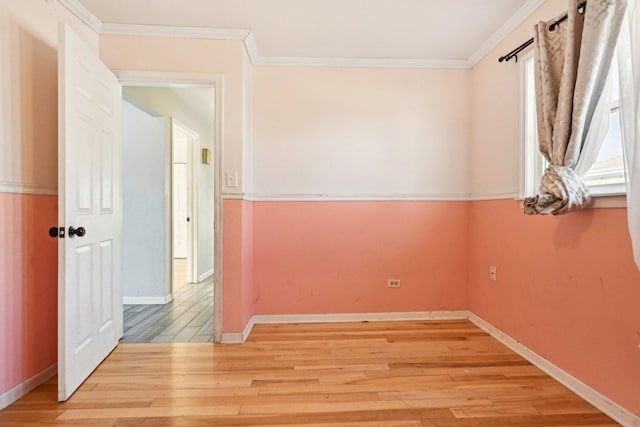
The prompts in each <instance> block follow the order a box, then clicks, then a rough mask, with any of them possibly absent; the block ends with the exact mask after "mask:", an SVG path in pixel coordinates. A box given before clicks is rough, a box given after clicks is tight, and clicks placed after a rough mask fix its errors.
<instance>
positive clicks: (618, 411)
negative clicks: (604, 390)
mask: <svg viewBox="0 0 640 427" xmlns="http://www.w3.org/2000/svg"><path fill="white" fill-rule="evenodd" d="M468 318H469V320H470V321H471V322H473V323H474V324H475V325H476V326H478V327H479V328H480V329H482V330H484V331H485V332H487V333H488V334H489V335H491V336H492V337H493V338H495V339H496V340H498V341H500V342H501V343H502V344H504V345H506V346H507V347H509V348H510V349H511V350H513V351H515V352H516V353H518V354H519V355H520V356H522V357H524V358H525V359H527V360H528V361H529V362H531V363H532V364H533V365H535V366H536V367H538V368H540V369H541V370H543V371H544V372H546V373H547V374H548V375H549V376H550V377H552V378H553V379H555V380H556V381H558V382H559V383H561V384H562V385H564V386H565V387H567V388H568V389H570V390H571V391H573V392H574V393H575V394H577V395H578V396H580V397H581V398H583V399H584V400H586V401H587V402H589V403H591V404H592V405H593V406H595V407H596V408H598V409H599V410H601V411H602V412H604V413H605V414H607V415H608V416H609V417H611V418H612V419H613V420H615V421H616V422H618V423H620V424H622V425H623V426H626V427H640V416H638V415H635V414H634V413H632V412H631V411H629V410H627V409H625V408H623V407H622V406H620V405H618V404H617V403H615V402H614V401H613V400H611V399H609V398H608V397H606V396H604V395H603V394H601V393H599V392H597V391H596V390H594V389H593V388H591V387H589V386H588V385H587V384H585V383H583V382H582V381H580V380H579V379H577V378H576V377H574V376H573V375H571V374H569V373H568V372H566V371H564V370H563V369H561V368H559V367H558V366H556V365H554V364H553V363H551V362H550V361H549V360H547V359H545V358H544V357H542V356H540V355H539V354H538V353H536V352H534V351H533V350H531V349H530V348H528V347H526V346H525V345H523V344H521V343H520V342H518V341H517V340H516V339H514V338H512V337H510V336H509V335H507V334H506V333H504V332H502V331H501V330H500V329H498V328H496V327H495V326H493V325H492V324H491V323H489V322H487V321H486V320H484V319H482V318H481V317H479V316H477V315H476V314H475V313H473V312H468Z"/></svg>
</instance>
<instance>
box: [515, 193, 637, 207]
mask: <svg viewBox="0 0 640 427" xmlns="http://www.w3.org/2000/svg"><path fill="white" fill-rule="evenodd" d="M591 190H592V193H591V205H590V206H589V208H588V209H609V208H626V207H627V195H626V194H625V193H624V192H623V193H620V192H615V193H605V192H601V191H599V190H596V189H591ZM525 198H526V196H518V197H517V198H516V200H518V201H524V199H525Z"/></svg>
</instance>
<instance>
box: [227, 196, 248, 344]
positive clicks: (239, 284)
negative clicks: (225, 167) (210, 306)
mask: <svg viewBox="0 0 640 427" xmlns="http://www.w3.org/2000/svg"><path fill="white" fill-rule="evenodd" d="M252 213H253V209H252V204H251V202H247V201H243V200H224V201H223V202H222V282H223V286H222V331H223V332H225V333H238V332H242V330H243V329H244V328H245V326H246V325H247V323H248V322H249V320H250V318H251V316H253V314H254V313H253V311H252V308H253V307H252V306H251V301H252V298H253V282H252V277H253V272H252V270H253V266H252V262H253V247H252V241H253V232H252V227H253V225H252Z"/></svg>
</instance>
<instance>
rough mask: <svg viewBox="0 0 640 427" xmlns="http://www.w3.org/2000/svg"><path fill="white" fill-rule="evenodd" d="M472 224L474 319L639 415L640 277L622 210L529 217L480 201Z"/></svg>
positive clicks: (505, 203)
mask: <svg viewBox="0 0 640 427" xmlns="http://www.w3.org/2000/svg"><path fill="white" fill-rule="evenodd" d="M469 218H470V221H469V227H470V228H469V229H470V234H469V250H470V253H471V254H472V255H471V257H470V259H469V308H470V309H471V311H473V312H474V313H476V314H477V315H478V316H480V317H482V318H484V319H485V320H487V321H488V322H490V323H492V324H493V325H495V326H497V327H498V328H500V329H501V330H503V331H504V332H506V333H507V334H509V335H510V336H512V337H513V338H515V339H516V340H518V341H519V342H521V343H522V344H523V345H525V346H527V347H529V348H530V349H532V350H533V351H535V352H536V353H538V354H540V355H541V356H543V357H544V358H546V359H548V360H549V361H551V362H552V363H554V364H556V365H557V366H559V367H560V368H562V369H564V370H565V371H567V372H569V373H570V374H572V375H574V376H575V377H577V378H578V379H580V380H581V381H583V382H584V383H586V384H588V385H589V386H591V387H593V388H594V389H596V390H598V391H600V392H601V393H603V394H604V395H606V396H608V397H610V398H611V399H613V400H614V401H616V402H618V403H619V404H621V405H622V406H624V407H626V408H627V409H629V410H631V411H633V412H634V413H636V414H639V415H640V399H639V396H640V310H638V303H639V302H640V272H638V269H637V268H636V266H635V263H634V261H633V256H632V252H631V241H630V239H629V231H628V228H627V212H626V209H587V210H585V211H582V212H576V213H572V214H570V215H566V216H558V217H539V216H538V217H530V216H526V215H524V214H523V213H522V210H521V208H520V205H519V203H518V202H515V201H512V200H501V201H483V202H472V204H471V210H470V216H469ZM490 265H495V266H497V280H496V281H495V282H492V281H490V280H489V266H490Z"/></svg>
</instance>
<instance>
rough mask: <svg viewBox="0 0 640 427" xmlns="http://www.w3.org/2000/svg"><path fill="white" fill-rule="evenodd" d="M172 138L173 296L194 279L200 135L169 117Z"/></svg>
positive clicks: (196, 256)
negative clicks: (196, 172) (196, 171)
mask: <svg viewBox="0 0 640 427" xmlns="http://www.w3.org/2000/svg"><path fill="white" fill-rule="evenodd" d="M171 139H172V154H173V156H172V167H173V170H172V177H173V179H172V181H173V183H172V202H173V204H172V209H173V215H172V228H173V293H174V294H175V293H176V292H177V291H179V290H180V289H183V288H184V287H185V286H186V285H187V284H189V283H197V282H199V281H200V280H198V271H197V270H198V269H197V264H198V261H197V260H198V246H199V245H198V226H197V224H198V223H197V220H198V216H197V212H198V206H197V203H198V201H197V194H198V175H197V174H195V173H194V171H195V170H197V169H196V168H197V163H198V158H197V153H198V151H197V149H198V147H199V146H200V136H199V135H198V133H197V132H195V131H194V130H192V129H190V128H189V127H188V126H187V125H185V124H183V123H181V122H180V121H179V120H177V119H175V118H173V119H172V121H171Z"/></svg>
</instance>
